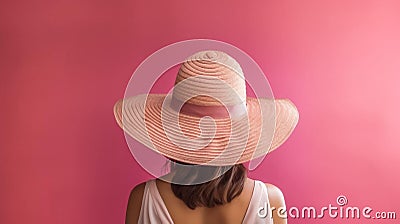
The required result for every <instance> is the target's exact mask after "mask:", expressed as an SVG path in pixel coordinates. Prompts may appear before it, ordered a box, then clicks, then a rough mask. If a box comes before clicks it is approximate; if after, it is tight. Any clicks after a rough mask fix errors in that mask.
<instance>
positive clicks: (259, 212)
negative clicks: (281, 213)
mask: <svg viewBox="0 0 400 224" xmlns="http://www.w3.org/2000/svg"><path fill="white" fill-rule="evenodd" d="M271 214H272V211H271V206H270V204H269V199H268V190H267V186H265V184H264V183H263V182H262V181H259V180H255V181H254V189H253V195H252V196H251V199H250V203H249V207H248V208H247V211H246V215H245V217H244V219H243V224H245V223H254V224H261V223H262V224H266V223H267V224H273V220H272V216H271Z"/></svg>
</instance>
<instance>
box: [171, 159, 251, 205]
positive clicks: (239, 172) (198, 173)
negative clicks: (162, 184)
mask: <svg viewBox="0 0 400 224" xmlns="http://www.w3.org/2000/svg"><path fill="white" fill-rule="evenodd" d="M179 164H184V165H189V166H190V164H186V163H181V162H178V161H173V162H172V163H171V171H176V172H177V173H178V174H179V175H178V176H179V178H190V179H192V180H194V182H196V180H195V179H196V178H197V179H201V178H203V179H204V178H205V176H204V175H213V176H214V177H215V176H217V177H216V178H212V177H211V178H208V180H210V179H211V180H210V181H208V182H205V183H200V184H194V185H181V184H176V183H177V182H178V183H179V180H178V181H177V180H176V179H175V180H174V181H173V183H171V188H172V191H173V192H174V194H175V196H176V197H178V198H180V199H181V200H182V201H183V202H184V203H185V204H186V205H187V206H188V207H189V208H191V209H195V208H196V207H208V208H212V207H215V206H217V205H223V204H226V203H229V202H231V201H232V200H233V199H234V198H235V197H237V196H239V195H240V193H241V192H242V190H243V187H244V182H245V180H246V178H247V170H246V168H245V167H244V166H243V164H236V165H233V166H204V165H201V169H181V166H179ZM196 166H200V165H196ZM221 174H222V175H221ZM206 178H207V177H206Z"/></svg>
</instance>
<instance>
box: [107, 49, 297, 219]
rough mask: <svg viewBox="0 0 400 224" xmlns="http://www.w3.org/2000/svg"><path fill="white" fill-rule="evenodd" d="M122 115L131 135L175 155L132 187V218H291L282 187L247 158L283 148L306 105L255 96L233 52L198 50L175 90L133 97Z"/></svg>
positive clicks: (121, 105) (121, 106)
mask: <svg viewBox="0 0 400 224" xmlns="http://www.w3.org/2000/svg"><path fill="white" fill-rule="evenodd" d="M114 113H115V117H116V120H117V123H118V124H119V125H120V126H121V127H122V128H123V129H124V130H125V131H126V132H127V133H128V134H129V135H130V136H131V137H133V138H135V139H136V140H137V141H139V142H141V143H143V144H144V145H146V146H148V147H149V148H151V149H153V150H155V151H156V152H158V153H161V154H162V155H164V156H165V157H167V158H169V159H170V161H171V165H170V173H168V174H167V175H165V176H163V177H160V178H157V179H153V180H150V181H147V182H145V183H142V184H139V185H138V186H136V187H135V188H134V189H133V190H132V191H131V194H130V197H129V201H128V207H127V211H126V223H127V224H131V223H145V224H147V223H170V224H172V223H175V224H181V223H182V224H190V223H193V224H205V223H207V224H213V223H218V224H225V223H229V224H231V223H251V224H254V223H286V219H285V218H284V217H283V216H282V210H283V211H284V210H285V202H284V198H283V194H282V192H281V191H280V190H279V188H277V187H275V186H274V185H271V184H264V183H263V182H261V181H258V180H252V179H250V178H248V177H247V170H246V168H245V166H244V165H243V163H245V162H247V161H250V160H251V159H253V158H257V157H260V156H262V155H265V154H266V153H268V152H270V151H272V150H274V149H276V148H278V147H279V146H280V145H281V144H282V143H283V142H284V141H285V140H286V139H287V138H288V137H289V135H290V134H291V132H292V131H293V129H294V127H295V126H296V124H297V122H298V111H297V109H296V107H295V105H294V104H293V103H292V102H291V101H290V100H287V99H280V100H271V99H263V98H251V97H247V96H246V86H245V80H244V75H243V72H242V69H241V68H240V65H239V64H238V63H237V62H236V61H235V60H234V59H233V58H232V57H230V56H229V55H227V54H226V53H223V52H220V51H202V52H198V53H196V54H194V55H192V56H191V57H190V58H189V59H188V60H187V61H186V62H184V63H183V64H182V65H181V68H180V70H179V72H178V75H177V78H176V82H175V86H174V89H173V93H172V94H170V95H161V94H147V95H139V96H134V97H130V98H126V99H124V100H123V101H122V100H121V101H118V102H117V103H116V105H115V107H114ZM204 118H206V119H204ZM210 118H211V119H210ZM278 213H279V214H278Z"/></svg>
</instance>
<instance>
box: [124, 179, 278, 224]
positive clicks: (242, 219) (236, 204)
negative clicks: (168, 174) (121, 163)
mask: <svg viewBox="0 0 400 224" xmlns="http://www.w3.org/2000/svg"><path fill="white" fill-rule="evenodd" d="M270 189H272V192H271V193H272V194H275V195H276V192H275V191H276V190H275V189H277V188H276V187H274V186H273V185H270V187H269V188H268V190H267V187H266V185H265V184H264V183H262V182H260V181H254V180H251V179H248V178H247V179H246V181H245V183H244V187H243V191H242V192H241V194H240V195H238V196H237V197H235V198H234V199H233V200H232V201H231V202H230V203H226V204H224V205H219V206H216V207H213V208H207V207H196V208H195V209H190V208H189V207H188V206H186V204H185V203H184V202H183V201H182V200H181V199H179V198H178V197H176V196H175V195H174V192H173V191H172V190H171V185H170V183H167V182H164V181H161V180H150V181H148V182H146V183H144V184H141V185H139V186H138V187H136V188H135V189H134V190H133V191H132V193H131V197H130V203H129V204H128V210H127V223H144V224H147V223H167V224H168V223H169V224H172V223H174V224H204V223H207V224H214V223H218V224H224V223H229V224H231V223H232V224H234V223H238V224H240V223H252V224H256V223H273V221H272V219H271V214H272V213H271V211H270V210H269V209H270V204H271V203H273V204H272V205H274V204H277V201H276V200H275V199H274V198H272V201H271V203H270V202H269V201H270V199H269V192H268V191H270ZM278 191H279V189H278ZM279 192H280V191H279ZM270 197H271V196H270ZM280 201H281V202H282V204H283V205H284V201H283V197H282V200H280ZM134 204H136V205H134ZM129 205H131V206H129ZM277 205H278V204H277ZM129 207H132V208H131V209H129ZM133 207H135V208H133ZM260 209H261V210H260ZM266 209H268V211H267V210H266ZM259 213H260V215H264V217H260V215H259ZM280 221H283V223H285V220H280ZM275 223H277V222H275Z"/></svg>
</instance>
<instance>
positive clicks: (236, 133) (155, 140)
mask: <svg viewBox="0 0 400 224" xmlns="http://www.w3.org/2000/svg"><path fill="white" fill-rule="evenodd" d="M166 96H167V95H166V94H143V95H137V96H133V97H129V98H125V99H122V100H119V101H118V102H117V103H116V104H115V106H114V115H115V119H116V121H117V123H118V125H119V126H120V127H121V128H122V129H123V130H124V131H125V132H126V133H127V134H128V135H129V136H131V137H132V138H134V139H136V140H137V141H138V142H140V143H142V144H144V145H145V146H147V147H148V148H150V149H152V150H155V151H156V152H158V153H160V154H162V155H164V156H166V157H168V158H171V159H174V160H178V161H181V162H185V163H190V164H207V165H219V166H222V165H233V164H239V163H244V162H247V161H249V160H251V159H254V158H257V157H260V156H262V155H265V154H267V153H269V152H271V151H273V150H275V149H276V148H278V147H279V146H280V145H282V144H283V143H284V142H285V141H286V139H287V138H288V137H289V136H290V134H291V133H292V132H293V130H294V128H295V126H296V125H297V122H298V120H299V113H298V111H297V108H296V106H295V105H294V104H293V103H292V102H291V101H290V100H289V99H275V100H271V99H267V98H252V97H247V100H246V104H247V114H246V115H245V116H242V117H241V118H239V119H235V118H216V119H214V120H213V122H212V123H207V122H206V123H205V124H202V123H201V118H200V117H196V116H191V115H187V114H183V113H178V112H177V111H176V110H174V109H173V108H170V107H168V106H165V104H164V107H163V102H164V100H165V99H166ZM174 119H178V122H176V120H174ZM180 133H181V134H180ZM207 134H210V135H211V137H209V136H207ZM203 146H204V147H203ZM193 149H195V150H193Z"/></svg>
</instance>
